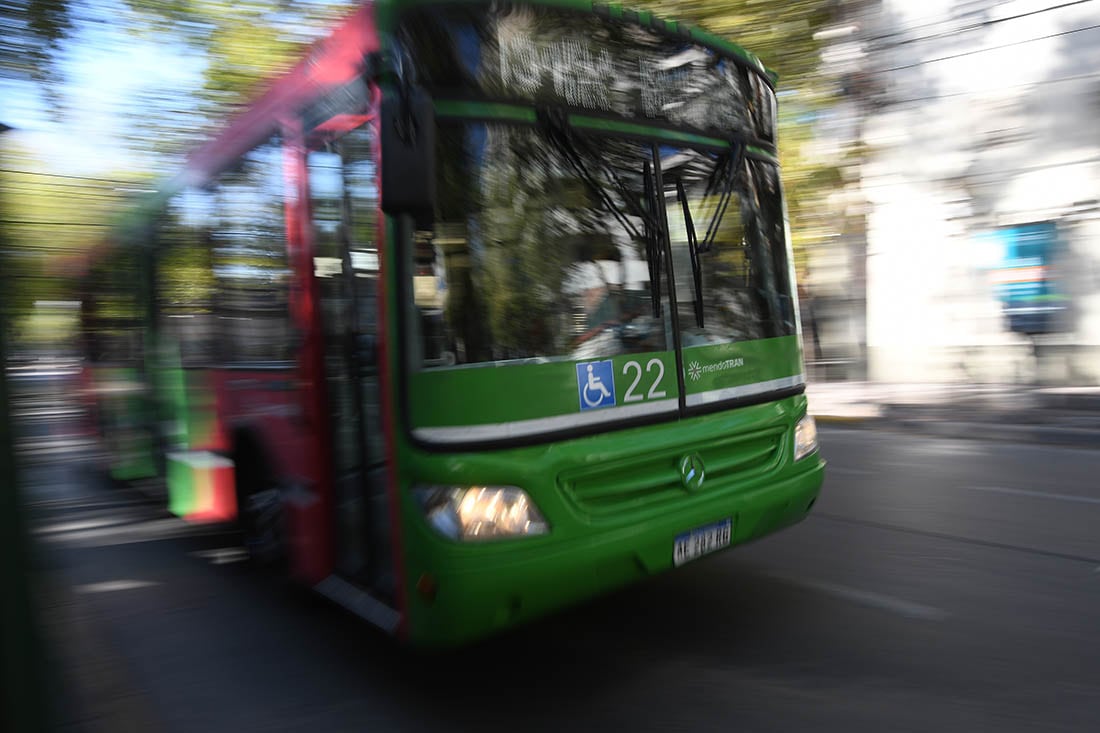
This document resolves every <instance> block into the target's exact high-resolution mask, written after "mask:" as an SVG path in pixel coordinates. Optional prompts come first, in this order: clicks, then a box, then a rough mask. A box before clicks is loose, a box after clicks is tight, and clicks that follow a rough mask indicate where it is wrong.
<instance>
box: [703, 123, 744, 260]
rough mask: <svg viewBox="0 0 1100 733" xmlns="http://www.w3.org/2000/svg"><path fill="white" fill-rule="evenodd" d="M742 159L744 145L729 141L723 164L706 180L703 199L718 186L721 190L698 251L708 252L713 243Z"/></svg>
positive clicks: (731, 195)
mask: <svg viewBox="0 0 1100 733" xmlns="http://www.w3.org/2000/svg"><path fill="white" fill-rule="evenodd" d="M744 159H745V146H744V145H743V144H738V143H735V142H733V141H731V142H730V151H729V153H727V154H726V156H725V160H724V161H723V165H721V166H718V167H716V168H715V170H714V173H713V174H712V175H711V177H710V181H708V182H707V188H706V190H705V191H704V192H703V200H704V201H705V200H706V199H707V197H709V196H712V195H714V193H715V191H716V190H717V189H718V187H719V186H721V192H720V193H719V194H718V208H716V209H715V210H714V214H713V215H712V216H711V220H710V225H709V226H707V232H706V234H705V235H704V236H703V241H702V242H701V243H700V244H699V247H698V251H700V252H709V251H710V248H711V246H712V245H713V244H714V239H715V237H717V236H718V227H719V226H720V225H721V223H722V217H724V216H725V215H726V209H727V208H729V205H730V201H731V200H732V199H733V189H734V186H735V185H736V184H737V172H738V171H739V170H741V163H742V162H743V161H744Z"/></svg>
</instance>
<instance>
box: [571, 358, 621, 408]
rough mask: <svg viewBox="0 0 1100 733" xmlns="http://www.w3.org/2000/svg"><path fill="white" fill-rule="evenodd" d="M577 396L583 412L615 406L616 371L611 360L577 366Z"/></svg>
mask: <svg viewBox="0 0 1100 733" xmlns="http://www.w3.org/2000/svg"><path fill="white" fill-rule="evenodd" d="M577 396H578V397H579V398H580V404H581V410H597V409H599V408H601V407H614V406H615V369H614V367H613V366H612V364H611V360H610V359H608V360H607V361H589V362H585V363H583V364H577Z"/></svg>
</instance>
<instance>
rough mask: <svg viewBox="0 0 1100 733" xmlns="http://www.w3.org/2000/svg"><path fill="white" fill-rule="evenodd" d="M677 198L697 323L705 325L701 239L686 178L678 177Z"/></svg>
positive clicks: (700, 326)
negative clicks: (682, 219)
mask: <svg viewBox="0 0 1100 733" xmlns="http://www.w3.org/2000/svg"><path fill="white" fill-rule="evenodd" d="M676 198H677V199H679V201H680V207H681V208H682V209H683V210H684V227H685V228H686V229H687V240H688V254H689V255H690V256H691V283H692V285H694V286H695V324H696V325H697V326H698V327H699V328H702V327H703V273H702V270H701V268H700V266H699V240H698V238H697V237H696V236H695V223H694V222H693V221H692V219H691V208H690V207H689V206H688V198H687V192H686V191H684V179H682V178H677V179H676Z"/></svg>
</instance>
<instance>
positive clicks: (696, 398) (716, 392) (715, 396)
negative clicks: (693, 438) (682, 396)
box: [687, 374, 806, 407]
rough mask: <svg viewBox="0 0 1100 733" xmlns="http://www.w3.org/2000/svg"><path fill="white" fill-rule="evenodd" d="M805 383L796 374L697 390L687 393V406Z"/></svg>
mask: <svg viewBox="0 0 1100 733" xmlns="http://www.w3.org/2000/svg"><path fill="white" fill-rule="evenodd" d="M805 383H806V378H805V377H804V376H803V375H801V374H796V375H794V376H793V377H781V378H779V379H769V380H768V381H766V382H756V383H754V384H744V385H741V386H740V387H726V388H725V389H712V390H710V391H707V392H698V393H696V394H689V395H688V396H687V406H688V407H696V406H698V405H707V404H710V403H712V402H725V401H726V400H736V399H740V398H742V397H752V396H754V395H760V394H767V393H768V392H776V391H778V390H781V389H789V388H791V387H800V386H802V385H803V384H805Z"/></svg>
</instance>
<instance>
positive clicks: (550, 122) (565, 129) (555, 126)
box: [537, 108, 662, 319]
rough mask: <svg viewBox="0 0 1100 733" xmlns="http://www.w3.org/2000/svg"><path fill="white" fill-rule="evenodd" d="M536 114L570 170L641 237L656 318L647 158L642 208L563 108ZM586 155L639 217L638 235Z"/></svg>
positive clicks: (655, 241) (653, 196) (656, 235)
mask: <svg viewBox="0 0 1100 733" xmlns="http://www.w3.org/2000/svg"><path fill="white" fill-rule="evenodd" d="M537 114H538V120H539V123H540V125H541V126H542V128H543V130H544V132H545V133H546V138H547V140H549V141H550V143H551V144H552V145H553V146H554V148H555V149H556V150H557V151H558V153H559V154H561V156H562V157H563V158H565V160H566V162H567V163H568V164H569V166H570V167H571V168H572V169H573V171H574V172H575V173H576V174H577V175H578V176H580V178H581V180H583V181H584V182H585V184H587V185H588V187H589V188H590V189H591V190H592V191H593V192H594V193H595V194H596V195H597V196H598V197H599V199H600V201H602V202H603V205H604V206H605V207H606V208H607V210H608V211H610V212H611V214H612V215H613V216H614V217H615V219H616V220H618V222H619V223H620V224H621V225H622V226H623V228H624V229H625V230H626V231H627V234H629V235H630V236H632V237H633V238H634V239H641V240H643V241H644V242H645V247H646V259H647V260H648V262H647V264H648V266H649V282H650V298H651V300H652V302H653V317H654V318H658V319H659V318H660V317H661V262H662V260H661V253H662V250H661V247H660V245H659V240H660V233H661V225H660V220H659V219H658V211H659V209H658V208H657V204H658V201H657V191H656V185H655V183H654V180H653V172H652V170H651V169H650V163H649V161H646V163H645V168H644V169H643V173H642V176H643V179H644V184H643V185H644V188H645V190H644V191H643V196H644V199H645V207H642V206H640V205H639V204H638V202H637V201H636V200H635V198H634V192H632V191H631V190H630V188H629V187H628V186H627V185H626V184H625V183H624V182H623V180H622V178H620V177H619V174H618V173H616V172H615V169H614V167H613V166H611V165H609V164H608V163H607V162H606V161H605V160H604V158H603V156H602V155H600V153H599V151H597V150H593V149H592V147H591V146H590V145H588V144H587V142H586V141H585V140H584V139H583V138H581V137H580V136H578V135H577V134H576V133H575V132H574V131H573V128H572V126H571V125H570V124H569V117H568V115H567V114H566V112H565V111H564V110H560V109H547V108H543V109H540V110H538V113H537ZM578 148H580V149H578ZM586 157H587V158H588V159H589V160H594V161H596V164H597V165H598V166H599V167H600V168H601V169H602V170H603V172H604V174H605V175H606V176H607V177H608V179H610V181H611V182H612V183H613V184H614V186H615V188H616V189H617V190H618V192H619V195H620V196H621V197H622V199H623V201H624V202H626V205H627V208H629V209H630V213H631V214H633V215H634V216H636V217H638V218H639V219H641V220H642V224H643V227H644V232H643V233H641V234H639V232H638V230H637V228H635V226H634V224H633V223H631V221H630V219H629V218H627V214H626V212H624V211H623V210H622V209H621V208H619V205H618V204H616V203H615V200H614V199H613V198H612V197H611V195H610V194H608V192H607V190H606V189H605V188H604V185H603V183H602V182H601V181H600V180H599V179H598V178H597V177H596V176H595V175H594V174H593V173H592V170H591V169H590V168H589V167H588V165H587V164H586V163H585V158H586Z"/></svg>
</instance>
